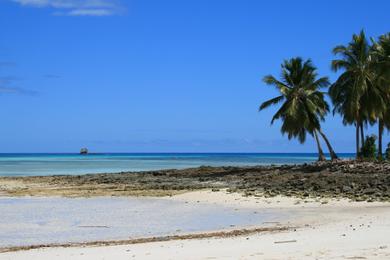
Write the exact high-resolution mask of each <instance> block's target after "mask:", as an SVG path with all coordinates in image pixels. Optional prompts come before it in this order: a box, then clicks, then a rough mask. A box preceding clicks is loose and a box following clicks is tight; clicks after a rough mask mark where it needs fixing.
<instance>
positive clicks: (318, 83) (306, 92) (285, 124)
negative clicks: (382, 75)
mask: <svg viewBox="0 0 390 260" xmlns="http://www.w3.org/2000/svg"><path fill="white" fill-rule="evenodd" d="M281 67H282V75H281V80H277V79H276V78H275V77H273V76H272V75H268V76H265V77H264V79H263V81H264V82H265V83H266V84H267V85H271V86H274V87H276V88H277V89H278V90H279V92H280V95H279V96H277V97H275V98H272V99H270V100H268V101H265V102H264V103H262V104H261V105H260V108H259V110H260V111H261V110H263V109H265V108H267V107H269V106H271V105H276V104H278V103H281V102H283V104H282V105H281V107H280V108H279V110H278V111H277V112H276V114H275V115H274V116H273V117H272V120H271V124H273V122H274V121H275V120H277V119H281V120H282V126H281V132H282V133H283V134H287V135H288V138H289V139H291V138H298V140H299V142H301V143H304V142H305V140H306V135H307V133H308V134H310V135H311V136H313V137H314V138H315V141H316V143H317V149H318V160H320V161H322V160H325V155H324V153H323V151H322V148H321V144H320V140H319V137H318V134H320V135H321V136H322V137H323V138H324V140H325V142H326V144H327V146H328V149H329V152H330V155H331V158H332V159H336V158H337V155H336V153H335V152H334V151H333V148H332V146H331V145H330V142H329V140H328V139H327V138H326V136H325V134H324V133H323V131H322V130H321V124H320V122H321V121H323V120H324V117H325V115H326V114H327V112H328V111H329V106H328V104H327V103H326V101H325V100H324V93H322V92H321V91H320V90H319V89H320V88H322V87H327V86H329V80H328V78H327V77H322V78H317V77H318V75H317V69H316V68H315V67H314V66H313V64H312V63H311V61H310V60H306V61H303V60H302V58H299V57H297V58H292V59H290V60H286V61H284V63H283V64H282V65H281Z"/></svg>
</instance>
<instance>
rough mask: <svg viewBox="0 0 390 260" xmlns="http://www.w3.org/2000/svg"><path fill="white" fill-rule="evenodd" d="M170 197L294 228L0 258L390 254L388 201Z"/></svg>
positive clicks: (211, 195)
mask: <svg viewBox="0 0 390 260" xmlns="http://www.w3.org/2000/svg"><path fill="white" fill-rule="evenodd" d="M166 199H167V200H181V201H187V202H189V203H192V202H198V201H199V202H202V203H210V204H216V205H229V206H233V207H236V208H237V209H238V210H239V209H243V208H251V209H252V208H253V209H257V210H258V211H259V212H260V211H261V210H262V209H267V208H273V209H280V210H284V211H285V212H290V213H291V216H292V217H291V218H289V220H288V221H287V222H285V223H280V224H283V225H288V226H290V227H293V228H292V229H290V230H288V231H279V232H265V233H255V234H251V235H243V236H237V237H223V238H205V239H189V240H172V241H164V242H151V243H141V244H131V245H119V246H93V247H92V246H91V247H69V248H61V247H51V248H41V249H34V250H28V251H16V252H8V253H2V254H0V259H16V260H18V259H29V260H34V259H40V260H49V259H390V236H389V234H390V204H389V203H379V202H374V203H367V202H349V201H348V200H339V201H336V200H318V201H316V200H314V199H311V200H307V201H304V200H300V199H295V198H286V197H275V198H260V197H242V196H241V195H239V194H226V193H225V192H224V191H220V192H211V191H197V192H191V193H185V194H181V195H176V196H173V197H167V198H166ZM265 224H266V223H265ZM269 224H270V225H275V224H278V223H269Z"/></svg>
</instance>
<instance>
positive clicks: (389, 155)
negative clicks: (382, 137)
mask: <svg viewBox="0 0 390 260" xmlns="http://www.w3.org/2000/svg"><path fill="white" fill-rule="evenodd" d="M385 157H386V160H390V143H388V144H387V149H386V153H385Z"/></svg>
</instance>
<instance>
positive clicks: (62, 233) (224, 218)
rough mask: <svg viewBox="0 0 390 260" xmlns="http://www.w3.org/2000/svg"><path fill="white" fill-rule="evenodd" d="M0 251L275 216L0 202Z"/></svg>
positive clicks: (176, 207)
mask: <svg viewBox="0 0 390 260" xmlns="http://www.w3.org/2000/svg"><path fill="white" fill-rule="evenodd" d="M0 216H1V217H0V247H8V246H21V245H37V244H50V243H67V242H87V241H97V240H119V239H129V238H137V237H150V236H165V235H172V234H184V233H190V232H202V231H210V230H221V229H229V228H232V227H234V228H240V227H247V226H254V225H255V226H259V225H262V224H263V223H264V222H266V221H274V220H275V219H276V218H280V217H281V215H280V212H279V213H278V215H276V214H275V211H272V210H269V211H264V212H256V211H254V210H253V209H250V208H239V209H237V208H234V207H224V206H220V205H214V204H207V203H193V202H189V203H187V202H185V201H173V200H167V199H163V198H109V197H98V198H57V197H56V198H36V197H24V198H0Z"/></svg>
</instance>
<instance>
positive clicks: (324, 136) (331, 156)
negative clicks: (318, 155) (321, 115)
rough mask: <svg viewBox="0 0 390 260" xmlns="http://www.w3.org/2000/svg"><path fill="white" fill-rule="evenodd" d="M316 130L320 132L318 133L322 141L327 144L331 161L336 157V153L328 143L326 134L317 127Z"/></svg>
mask: <svg viewBox="0 0 390 260" xmlns="http://www.w3.org/2000/svg"><path fill="white" fill-rule="evenodd" d="M318 132H319V133H320V135H321V136H322V138H323V139H324V141H325V143H326V146H328V150H329V153H330V158H331V159H332V161H333V160H336V159H338V157H337V154H336V153H335V152H334V150H333V148H332V146H331V145H330V142H329V140H328V138H327V137H326V135H325V134H324V133H323V132H322V130H321V129H318Z"/></svg>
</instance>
